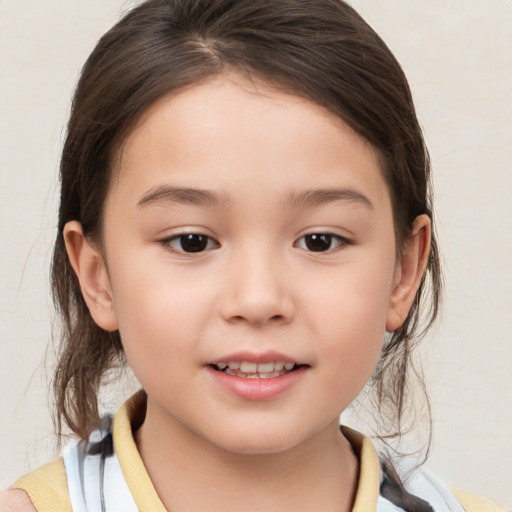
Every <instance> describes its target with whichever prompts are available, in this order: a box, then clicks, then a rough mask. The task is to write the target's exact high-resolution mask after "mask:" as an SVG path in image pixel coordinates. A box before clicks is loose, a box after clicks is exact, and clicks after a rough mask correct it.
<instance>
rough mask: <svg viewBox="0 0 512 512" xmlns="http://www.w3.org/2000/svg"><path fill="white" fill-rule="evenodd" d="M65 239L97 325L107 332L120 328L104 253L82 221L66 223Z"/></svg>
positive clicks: (74, 268) (86, 300) (70, 258)
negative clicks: (84, 228)
mask: <svg viewBox="0 0 512 512" xmlns="http://www.w3.org/2000/svg"><path fill="white" fill-rule="evenodd" d="M64 242H65V244H66V250H67V253H68V257H69V260H70V262H71V266H72V267H73V270H74V271H75V274H76V276H77V277H78V281H79V282H80V288H81V290H82V295H83V297H84V300H85V302H86V304H87V307H88V308H89V311H90V313H91V316H92V317H93V319H94V321H95V322H96V324H98V326H99V327H101V328H102V329H105V330H106V331H115V330H116V329H117V328H118V323H117V315H116V311H115V307H114V300H113V295H112V288H111V286H110V279H109V276H108V272H107V267H106V265H105V262H104V261H103V256H102V255H101V253H100V251H99V250H98V249H97V248H96V246H95V245H94V244H93V242H92V240H90V239H89V238H87V237H85V236H84V234H83V230H82V226H81V224H80V223H79V222H76V221H71V222H68V223H67V224H66V225H65V226H64Z"/></svg>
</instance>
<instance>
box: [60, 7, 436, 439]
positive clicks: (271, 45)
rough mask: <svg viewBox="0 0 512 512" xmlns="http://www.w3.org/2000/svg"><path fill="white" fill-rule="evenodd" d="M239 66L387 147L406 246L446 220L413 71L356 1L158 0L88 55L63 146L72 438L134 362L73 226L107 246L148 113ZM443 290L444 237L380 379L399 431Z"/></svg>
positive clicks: (63, 368) (398, 227) (400, 238)
mask: <svg viewBox="0 0 512 512" xmlns="http://www.w3.org/2000/svg"><path fill="white" fill-rule="evenodd" d="M227 68H229V69H230V70H236V71H237V72H239V73H242V74H244V75H245V76H248V77H251V76H252V77H256V78H258V79H263V80H264V81H267V82H268V83H271V84H273V85H275V86H276V87H279V88H282V89H285V90H288V91H290V92H292V93H294V94H297V95H300V96H303V97H305V98H308V99H310V100H311V101H313V102H315V103H317V104H319V105H322V106H324V107H326V108H327V109H329V110H330V111H332V112H333V113H335V114H336V115H338V116H339V117H340V118H341V119H343V120H344V121H345V122H346V123H347V124H348V125H349V126H350V127H351V128H352V129H353V130H354V131H355V132H357V133H358V134H359V135H360V136H362V137H363V138H364V139H366V140H367V141H368V142H369V143H370V144H371V145H372V146H373V147H374V148H375V149H376V150H377V153H378V155H379V157H380V161H381V166H382V172H383V175H384V177H385V180H386V182H387V184H388V187H389V190H390V194H391V200H392V204H393V214H394V223H395V232H396V240H397V252H398V254H400V251H401V248H402V247H403V244H404V242H405V241H406V240H407V238H408V236H409V234H410V230H411V228H412V223H413V221H414V219H415V218H416V217H417V216H418V215H420V214H427V215H429V216H430V217H431V218H432V209H431V197H430V163H429V158H428V154H427V151H426V148H425V144H424V141H423V137H422V133H421V129H420V127H419V125H418V121H417V119H416V114H415V109H414V105H413V101H412V97H411V92H410V90H409V86H408V84H407V80H406V78H405V75H404V73H403V71H402V69H401V67H400V65H399V64H398V63H397V61H396V60H395V58H394V57H393V55H392V53H391V52H390V50H389V49H388V48H387V46H386V45H385V43H384V42H383V41H382V40H381V39H380V37H379V36H378V35H377V34H376V33H375V32H374V31H373V30H372V29H371V28H370V27H369V26H368V24H367V23H366V22H365V21H364V20H363V19H362V18H361V17H360V16H359V15H358V14H357V13H356V12H355V11H354V10H353V9H352V8H351V7H350V6H348V5H347V4H345V3H344V2H342V1H341V0H315V1H314V2H312V1H311V0H279V1H274V0H148V1H146V2H144V3H143V4H142V5H140V6H138V7H136V8H135V9H133V10H132V11H130V12H129V13H128V14H127V15H126V16H125V17H124V18H123V19H122V20H121V21H120V22H119V23H118V24H117V25H115V26H114V27H113V28H112V29H111V30H110V31H109V32H107V33H106V34H105V35H104V36H103V37H102V38H101V40H100V41H99V43H98V44H97V46H96V48H95V49H94V51H93V52H92V54H91V55H90V57H89V59H88V60H87V62H86V64H85V66H84V68H83V71H82V74H81V77H80V80H79V83H78V86H77V89H76V93H75V96H74V99H73V104H72V111H71V117H70V120H69V124H68V131H67V137H66V141H65V145H64V149H63V153H62V160H61V169H60V171H61V184H62V187H61V202H60V210H59V222H58V235H57V239H56V243H55V250H54V256H53V264H52V286H53V294H54V300H55V303H56V306H57V308H58V311H59V312H60V315H61V317H62V320H63V332H62V343H61V348H60V358H59V362H58V366H57V369H56V372H55V377H54V392H55V397H56V426H57V430H58V432H59V433H60V432H61V431H62V425H63V421H64V422H65V423H66V424H67V425H68V426H69V427H70V428H71V430H73V431H74V432H75V433H76V434H77V435H79V436H80V437H83V438H85V437H87V436H88V434H89V432H90V430H91V429H92V428H94V427H95V426H96V425H97V424H98V420H99V418H98V405H97V395H98V391H99V388H100V386H101V384H102V380H103V379H104V378H105V375H107V371H108V370H109V369H112V368H113V367H114V366H117V365H119V364H123V363H124V356H123V348H122V343H121V339H120V336H119V333H118V332H112V333H110V332H106V331H104V330H102V329H100V328H99V327H98V326H97V325H96V324H95V323H94V321H93V320H92V318H91V316H90V314H89V311H88V309H87V306H86V304H85V302H84V300H83V298H82V295H81V292H80V287H79V284H78V281H77V279H76V276H75V275H74V272H73V270H72V268H71V266H70V263H69V261H68V258H67V255H66V250H65V246H64V240H63V228H64V226H65V224H66V223H67V222H69V221H71V220H77V221H79V222H80V223H81V224H82V226H83V230H84V233H85V235H86V236H89V237H94V238H95V239H97V240H98V241H100V242H101V222H102V212H103V203H104V200H105V196H106V193H107V189H108V186H109V181H110V178H111V174H112V172H113V167H114V161H115V158H116V156H117V154H118V153H119V150H120V148H121V146H122V143H123V141H124V140H125V138H126V136H127V134H128V133H129V132H130V130H131V129H132V128H133V126H134V124H135V123H136V122H137V120H138V119H139V118H140V116H141V114H142V113H143V112H144V111H145V110H146V109H147V108H148V107H149V106H150V105H151V104H152V103H153V102H155V101H156V100H157V99H159V98H160V97H162V96H163V95H165V94H168V93H169V92H171V91H176V90H178V89H180V88H183V87H187V86H191V85H193V84H197V83H199V82H201V81H204V80H206V79H208V78H209V77H212V76H215V75H218V74H220V73H222V72H223V71H224V70H225V69H227ZM427 277H429V278H430V285H429V286H428V287H427ZM427 288H428V291H429V293H428V296H427V297H425V295H426V290H427ZM440 291H441V275H440V267H439V256H438V249H437V244H436V240H435V237H433V239H432V247H431V251H430V256H429V259H428V265H427V271H426V273H425V275H424V276H423V280H422V282H421V285H420V287H419V290H418V292H417V294H416V298H415V300H414V304H413V306H412V308H411V310H410V312H409V315H408V317H407V319H406V321H405V322H404V324H403V325H402V327H401V328H400V329H398V330H397V331H395V332H393V333H391V335H390V337H389V339H388V340H387V342H386V343H385V344H384V348H383V351H382V356H381V360H380V362H379V366H378V368H377V370H376V372H375V375H374V384H375V386H374V389H375V390H376V396H377V402H378V404H377V405H378V407H379V408H380V409H382V410H383V411H384V410H386V411H392V417H393V418H394V420H393V421H394V425H395V426H396V427H397V429H398V432H399V431H400V424H401V420H402V416H403V414H404V403H405V402H404V400H405V396H406V388H407V375H408V369H409V366H410V355H411V351H412V348H413V346H414V344H415V343H416V342H417V340H418V339H419V338H420V337H421V334H422V333H423V332H424V331H425V330H426V329H427V328H428V327H429V326H430V324H431V323H432V321H433V320H434V318H435V316H436V314H437V310H438V304H439V297H440ZM425 300H427V303H426V305H424V302H425ZM422 309H426V311H424V313H425V314H424V316H423V322H424V323H423V324H421V325H420V312H421V310H422ZM418 331H420V332H418Z"/></svg>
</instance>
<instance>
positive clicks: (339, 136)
mask: <svg viewBox="0 0 512 512" xmlns="http://www.w3.org/2000/svg"><path fill="white" fill-rule="evenodd" d="M117 162H118V165H117V171H118V172H117V175H118V179H117V180H115V181H116V182H117V185H116V184H113V185H114V187H113V188H116V186H119V185H121V184H123V183H124V184H125V185H126V184H127V183H128V184H130V183H131V185H132V189H134V188H138V189H139V192H140V190H141V189H144V188H145V189H146V190H147V189H149V188H151V187H154V186H155V184H160V183H162V184H165V182H166V181H168V180H174V181H176V183H177V184H178V185H181V184H182V182H183V184H186V185H193V186H201V187H206V188H209V189H212V188H213V189H218V188H220V189H229V188H230V187H232V186H234V185H235V184H239V185H243V184H244V183H246V182H250V181H251V180H253V185H254V184H257V185H258V187H259V186H261V192H263V188H264V186H265V185H267V186H270V187H271V188H274V189H275V188H277V189H279V188H281V189H282V188H283V187H285V188H286V187H287V188H288V189H293V188H294V187H295V188H297V189H299V190H298V191H299V192H300V189H301V188H312V187H315V188H322V187H323V188H325V187H331V186H339V185H343V186H345V185H346V186H352V185H355V184H356V183H354V182H358V183H357V184H358V186H362V185H363V184H364V186H365V187H369V188H370V189H372V193H373V194H375V193H379V194H381V193H382V191H383V190H384V188H385V186H384V182H383V179H382V173H381V171H380V165H379V161H378V156H377V152H376V150H374V148H373V147H372V146H371V145H370V144H369V143H368V142H367V141H365V140H364V139H363V138H361V137H360V136H358V135H357V134H356V133H355V132H354V131H353V130H352V129H350V128H349V127H348V126H347V125H346V124H345V123H344V122H343V121H342V120H341V119H340V118H339V117H337V116H336V115H334V114H333V113H332V112H330V111H329V110H327V109H325V108H323V107H321V106H319V105H317V104H315V103H313V102H311V101H309V100H307V99H305V98H302V97H299V96H296V95H293V94H290V93H286V92H283V91H280V90H278V89H276V88H275V87H273V86H271V85H269V84H267V83H265V82H254V81H251V82H249V81H248V80H245V79H243V78H241V77H240V76H238V75H236V74H230V75H222V76H219V77H216V78H214V79H211V80H209V81H207V82H204V83H202V84H200V85H196V86H194V87H190V88H187V89H185V90H182V91H179V92H176V93H171V94H169V95H167V96H164V97H163V98H161V99H160V100H158V101H157V102H155V103H154V104H153V105H152V106H151V107H150V108H149V109H148V110H147V111H146V112H145V113H144V114H143V115H142V117H141V118H140V120H139V122H138V123H137V125H136V126H135V128H134V129H133V130H132V132H131V133H130V134H129V135H128V137H127V138H126V140H125V142H124V145H123V147H122V151H121V152H120V155H119V158H118V160H117ZM340 180H341V181H343V182H344V183H340ZM333 181H334V182H336V183H333ZM383 186H384V188H383ZM258 187H256V188H258ZM123 188H124V189H126V188H127V187H125V186H123ZM132 191H133V190H132ZM254 191H255V192H257V190H254ZM292 192H295V191H294V190H292ZM385 195H387V194H385Z"/></svg>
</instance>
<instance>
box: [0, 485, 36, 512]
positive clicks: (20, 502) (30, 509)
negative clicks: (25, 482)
mask: <svg viewBox="0 0 512 512" xmlns="http://www.w3.org/2000/svg"><path fill="white" fill-rule="evenodd" d="M0 512H36V509H35V508H34V505H33V504H32V501H30V498H29V497H28V494H27V493H26V492H25V491H23V490H21V489H12V490H10V491H2V492H0Z"/></svg>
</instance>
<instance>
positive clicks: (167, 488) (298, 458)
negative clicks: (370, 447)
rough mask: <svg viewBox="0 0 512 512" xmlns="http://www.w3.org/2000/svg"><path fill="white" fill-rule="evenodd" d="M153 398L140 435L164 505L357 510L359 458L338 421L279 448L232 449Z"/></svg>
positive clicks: (188, 510)
mask: <svg viewBox="0 0 512 512" xmlns="http://www.w3.org/2000/svg"><path fill="white" fill-rule="evenodd" d="M162 420H163V418H162V415H161V411H159V409H158V407H157V406H155V405H154V404H152V403H151V401H150V400H149V401H148V409H147V413H146V419H145V421H144V423H143V425H142V426H141V427H140V429H139V430H138V431H137V432H136V433H135V440H136V443H137V446H138V449H139V452H140V454H141V457H142V459H143V461H144V464H145V466H146V468H147V471H148V473H149V476H150V478H151V480H152V481H153V484H154V486H155V489H156V491H157V493H158V495H159V496H160V499H161V500H162V502H163V504H164V506H165V507H166V508H167V509H168V510H172V511H173V512H192V511H194V512H196V511H197V510H205V511H208V512H217V510H218V511H221V510H222V511H223V512H231V511H233V512H234V511H240V510H244V512H253V511H258V512H259V511H261V510H265V511H266V512H274V511H276V512H277V511H279V512H285V511H292V510H293V511H294V512H300V511H311V510H322V511H324V512H331V511H332V512H344V511H347V512H348V511H349V510H352V504H353V500H354V496H355V492H356V487H357V477H358V462H357V459H356V457H355V456H354V454H353V452H352V449H351V447H350V444H349V443H348V441H347V440H346V439H345V438H344V437H343V436H342V434H341V433H340V431H339V428H338V425H337V422H333V423H332V424H331V425H329V426H328V427H327V428H326V429H324V430H323V431H322V432H320V433H318V434H317V435H315V436H313V437H312V438H310V439H308V440H307V441H305V442H304V443H302V444H301V445H300V446H295V447H293V448H291V449H288V450H286V451H281V452H278V453H263V454H245V453H234V452H230V451H228V450H225V449H223V448H221V447H219V446H216V445H215V444H213V443H211V442H210V441H209V440H207V439H204V438H203V437H201V436H199V435H197V434H195V433H194V432H191V431H190V430H188V429H187V428H185V427H184V425H182V424H181V423H179V422H178V421H176V420H175V419H174V418H169V417H167V418H165V420H164V421H162Z"/></svg>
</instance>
